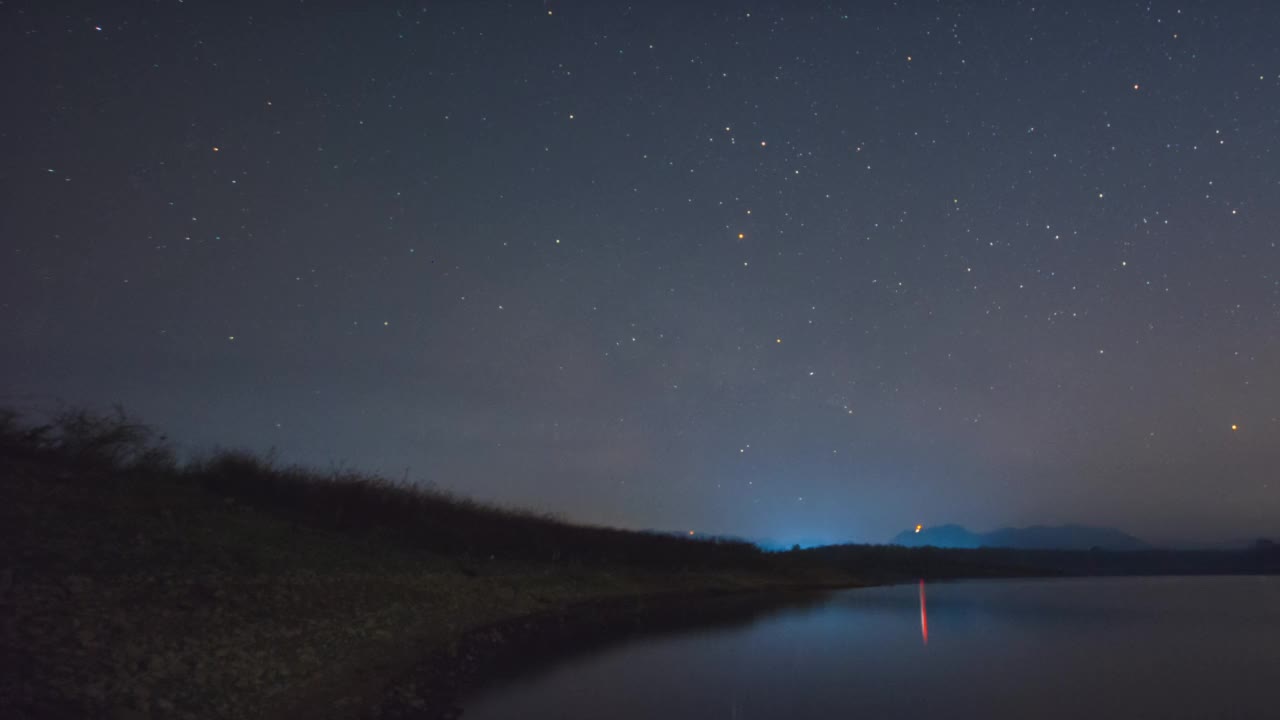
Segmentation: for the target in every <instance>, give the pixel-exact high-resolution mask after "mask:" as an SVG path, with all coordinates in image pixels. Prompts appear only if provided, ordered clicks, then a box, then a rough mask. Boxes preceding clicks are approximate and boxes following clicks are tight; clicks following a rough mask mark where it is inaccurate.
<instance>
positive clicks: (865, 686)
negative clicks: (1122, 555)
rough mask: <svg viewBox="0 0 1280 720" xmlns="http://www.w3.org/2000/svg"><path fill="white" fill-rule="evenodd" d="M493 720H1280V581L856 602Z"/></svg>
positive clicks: (599, 678)
mask: <svg viewBox="0 0 1280 720" xmlns="http://www.w3.org/2000/svg"><path fill="white" fill-rule="evenodd" d="M461 706H462V708H463V711H464V714H463V717H464V718H466V720H489V719H491V718H492V719H496V718H564V719H566V720H568V719H576V718H592V719H596V718H613V719H630V718H732V719H735V720H737V719H741V720H749V719H772V718H894V717H912V718H970V717H972V718H1019V719H1022V718H1126V719H1134V718H1162V719H1167V718H1197V719H1198V718H1277V717H1280V577H1161V578H1105V579H1098V578H1090V579H1067V580H1002V581H973V582H956V583H928V584H914V585H897V586H889V587H878V588H866V589H860V590H847V591H841V592H836V593H832V594H830V595H827V596H825V597H824V598H822V599H821V600H820V601H818V602H814V603H810V604H808V605H805V606H802V607H795V606H791V607H784V608H779V609H777V610H775V611H773V612H768V613H756V614H753V615H752V616H750V617H749V618H748V619H746V620H743V621H742V622H740V623H737V624H732V625H727V626H726V625H724V624H720V625H717V626H715V627H704V628H691V629H685V630H681V631H679V632H665V633H662V634H656V635H644V634H633V635H631V636H630V637H627V638H625V639H622V640H620V641H618V642H616V643H613V644H611V645H606V646H604V647H599V646H597V647H593V648H591V649H589V650H585V651H582V650H580V651H578V652H576V653H572V654H569V655H567V656H565V657H559V658H555V659H554V660H553V661H546V662H540V663H539V667H538V668H536V669H526V670H525V671H523V672H521V673H519V674H516V675H514V676H511V677H508V678H507V679H504V680H502V681H500V682H497V683H495V684H493V685H490V686H489V687H486V688H483V689H481V690H479V691H477V692H475V693H473V694H472V695H471V696H469V697H465V698H463V701H462V702H461Z"/></svg>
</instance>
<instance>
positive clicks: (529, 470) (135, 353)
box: [0, 0, 1280, 541]
mask: <svg viewBox="0 0 1280 720" xmlns="http://www.w3.org/2000/svg"><path fill="white" fill-rule="evenodd" d="M338 7H340V6H339V5H338V4H335V3H293V4H287V5H286V4H285V3H267V4H259V3H252V4H249V3H245V4H239V3H228V2H203V1H196V0H187V1H186V2H178V1H177V0H164V1H158V0H157V1H155V2H148V3H136V4H132V6H131V7H130V8H129V9H120V8H117V7H111V6H108V5H103V6H101V7H100V8H99V9H97V10H94V9H86V6H84V5H82V4H79V3H58V2H38V3H36V2H8V3H5V4H4V5H3V6H0V67H4V68H5V72H4V74H3V77H2V80H0V82H2V84H0V103H2V104H3V106H4V107H5V108H6V110H5V112H4V118H3V121H0V152H2V153H3V157H4V158H5V161H4V163H3V165H2V166H0V203H2V206H0V238H2V240H0V242H2V243H3V258H4V260H3V262H2V263H0V338H3V345H4V350H3V352H0V378H2V379H0V383H2V386H0V394H2V395H3V397H0V400H3V401H5V402H6V403H8V404H11V405H16V406H19V407H23V408H47V407H49V406H51V405H53V404H54V403H56V402H57V401H58V400H62V401H65V402H67V403H71V404H86V403H87V404H90V405H94V406H99V407H101V406H104V405H106V404H108V403H111V402H121V403H123V404H124V405H125V406H126V408H128V409H130V410H131V411H133V412H135V413H137V414H138V415H139V416H141V417H143V418H144V419H146V420H149V421H151V422H153V423H155V424H157V425H158V426H160V427H161V428H163V429H165V430H166V431H168V432H169V433H170V434H171V435H172V436H173V437H175V438H176V439H178V440H179V441H181V442H182V443H183V444H184V446H186V447H188V448H197V449H198V448H207V447H210V446H212V445H215V444H221V445H233V446H248V447H253V448H268V447H272V446H274V447H276V448H278V449H279V452H280V455H281V457H282V458H284V459H285V460H298V461H303V462H307V463H311V464H316V465H319V466H322V467H326V466H328V465H330V464H333V463H343V464H346V465H349V466H355V467H359V468H367V469H375V470H381V471H384V472H386V473H388V474H390V475H394V476H396V477H400V476H403V475H404V474H405V472H406V468H407V469H408V475H409V476H410V477H412V478H417V479H421V480H427V481H431V482H433V483H436V484H437V485H439V486H442V487H446V488H450V489H453V490H456V491H459V492H461V493H464V494H467V495H471V496H475V497H479V498H482V499H492V500H497V501H500V502H503V503H511V504H516V505H521V506H530V507H535V508H538V509H543V510H551V511H555V512H558V513H561V514H563V515H565V516H567V517H569V518H573V519H579V520H584V521H592V522H603V523H610V524H619V525H624V526H630V527H657V528H670V529H682V530H683V529H694V530H698V531H706V532H725V533H734V534H740V535H745V536H752V537H773V538H778V539H781V540H784V541H790V540H793V539H813V540H828V541H831V540H843V539H856V540H883V539H886V538H888V537H889V536H891V535H892V534H893V533H894V532H896V531H897V530H899V529H902V528H904V527H907V526H909V525H913V524H915V523H917V522H920V523H924V524H926V525H929V524H937V523H942V522H960V523H964V524H966V525H969V526H971V527H974V528H976V529H980V530H982V529H988V528H990V527H994V526H998V525H1008V524H1030V523H1037V522H1040V523H1057V522H1085V523H1098V524H1114V525H1118V526H1120V527H1123V528H1125V529H1127V530H1129V531H1131V532H1134V533H1136V534H1138V535H1141V536H1143V537H1145V538H1148V539H1151V540H1155V541H1187V540H1192V539H1196V540H1199V539H1206V540H1216V539H1228V538H1237V537H1243V538H1248V537H1253V536H1257V535H1260V534H1275V533H1278V532H1280V520H1278V518H1280V477H1277V468H1278V467H1280V409H1278V408H1277V401H1278V399H1280V371H1277V368H1280V250H1278V249H1277V231H1276V228H1277V227H1280V202H1278V200H1280V157H1278V156H1277V152H1276V150H1277V138H1280V112H1277V108H1280V43H1277V42H1276V38H1277V37H1280V9H1277V8H1275V7H1274V5H1272V4H1269V3H1216V2H1215V3H1209V2H1205V3H1196V2H1183V3H1166V2H1143V3H1127V2H1095V3H1018V2H1008V3H986V2H983V3H953V2H899V3H868V2H846V3H781V4H779V3H765V4H758V5H739V4H735V3H677V2H670V3H668V2H658V3H636V4H631V5H628V4H624V3H612V2H591V3H587V2H564V3H560V2H551V3H543V2H508V3H488V2H465V3H464V2H457V3H437V2H419V3H407V2H384V3H368V4H363V3H362V4H355V3H352V4H350V8H351V9H345V10H342V9H335V8H338ZM1233 425H1234V426H1235V429H1234V430H1233Z"/></svg>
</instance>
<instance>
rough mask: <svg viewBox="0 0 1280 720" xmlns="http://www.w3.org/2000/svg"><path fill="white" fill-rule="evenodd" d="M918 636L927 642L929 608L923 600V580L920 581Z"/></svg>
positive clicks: (926, 643)
mask: <svg viewBox="0 0 1280 720" xmlns="http://www.w3.org/2000/svg"><path fill="white" fill-rule="evenodd" d="M920 637H921V639H923V640H924V644H925V645H928V644H929V608H928V605H926V604H925V601H924V580H921V581H920Z"/></svg>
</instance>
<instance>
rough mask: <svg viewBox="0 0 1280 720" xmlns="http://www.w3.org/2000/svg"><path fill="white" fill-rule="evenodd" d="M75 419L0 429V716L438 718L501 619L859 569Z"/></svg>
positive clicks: (525, 623)
mask: <svg viewBox="0 0 1280 720" xmlns="http://www.w3.org/2000/svg"><path fill="white" fill-rule="evenodd" d="M77 422H78V421H77V420H76V419H75V418H74V417H71V418H65V417H64V418H62V419H61V420H60V421H59V422H58V423H55V424H54V425H52V426H49V427H46V428H37V429H36V430H38V431H41V432H37V433H36V434H34V435H33V434H32V429H31V428H17V427H15V426H13V425H12V424H10V426H9V427H8V428H7V429H4V428H0V430H3V431H2V432H0V618H2V622H3V625H2V626H0V632H2V635H0V639H2V640H3V643H2V644H0V645H2V648H3V649H2V652H3V654H4V656H3V657H0V664H2V665H3V667H4V668H6V670H5V672H4V673H3V674H0V717H5V718H10V717H16V718H51V717H52V718H58V717H109V718H146V717H155V718H162V717H163V718H170V717H174V718H206V717H218V718H223V717H225V718H251V717H272V718H274V717H299V718H302V717H306V718H312V717H318V718H324V717H362V716H423V717H430V716H441V715H447V714H448V712H449V708H450V707H451V704H450V702H449V701H450V693H451V692H452V691H453V689H455V687H456V686H457V685H458V684H459V683H461V682H462V681H464V680H466V679H467V678H468V677H471V676H473V675H474V674H475V672H476V671H477V670H478V669H480V668H481V667H482V666H483V665H484V664H483V663H482V662H481V661H482V660H483V659H484V658H486V657H496V656H498V655H501V654H503V653H501V652H495V650H501V649H502V648H503V647H504V646H505V645H507V644H508V643H507V642H506V640H505V637H506V635H511V637H512V640H513V642H512V643H511V644H512V645H516V644H518V643H515V642H514V640H515V639H516V638H517V637H520V636H525V637H530V638H531V637H535V636H536V637H541V638H545V636H546V634H547V631H548V628H553V627H556V628H558V627H560V626H562V625H564V624H565V620H566V619H567V618H574V619H585V620H586V621H587V623H585V624H582V625H580V627H588V626H589V624H590V622H592V621H594V622H597V623H598V624H599V626H600V627H598V629H602V626H603V625H609V624H612V625H616V624H619V623H623V624H625V623H627V622H632V621H634V620H635V618H637V617H640V616H642V615H651V614H654V613H655V612H658V611H661V610H662V609H663V608H666V609H668V610H669V609H671V608H675V607H682V606H684V605H688V604H689V602H688V601H689V600H691V599H693V598H704V597H709V596H722V595H726V594H730V595H731V594H737V593H753V592H758V591H762V590H777V589H779V588H801V587H815V586H822V585H839V586H849V585H854V584H857V582H858V581H857V579H856V578H854V577H853V576H851V575H850V574H849V573H846V572H839V571H823V570H821V569H819V568H811V567H794V568H792V567H786V564H785V563H781V562H778V561H777V560H776V558H774V557H772V556H769V555H767V554H766V553H763V552H761V551H760V550H759V549H758V548H755V547H754V546H751V545H748V544H745V543H740V542H734V541H720V540H714V539H706V540H696V539H695V540H690V539H688V538H681V537H675V536H670V535H659V534H647V533H631V532H622V531H617V530H611V529H604V528H591V527H582V526H574V525H569V524H566V523H562V522H558V521H556V520H554V519H549V518H545V517H540V516H536V515H531V514H528V513H521V512H513V511H506V510H501V509H495V508H490V507H485V506H480V505H476V504H474V503H470V502H467V501H465V500H459V499H456V498H451V497H448V496H445V495H440V494H436V493H430V492H421V491H415V490H412V489H408V488H404V487H400V486H397V485H396V484H395V483H389V482H386V481H383V480H380V479H377V478H373V477H368V476H362V475H358V474H351V473H345V474H340V475H336V476H334V475H319V474H315V473H310V472H308V471H305V470H300V469H296V468H276V467H273V466H272V465H270V464H269V463H268V462H266V461H263V460H258V459H254V458H251V457H248V456H245V455H242V454H237V453H229V454H223V455H219V456H216V457H214V458H212V459H210V460H206V461H203V462H199V463H192V464H189V465H186V466H182V467H179V466H178V465H177V464H176V463H174V462H172V460H171V458H170V457H168V455H167V454H165V453H164V452H162V449H157V447H158V446H155V445H154V444H153V443H152V441H151V439H150V437H149V436H148V435H146V433H145V429H144V428H141V427H140V426H135V425H131V424H129V423H128V422H127V421H126V420H125V419H124V418H105V419H104V418H87V417H83V416H82V417H81V418H80V424H79V425H77ZM139 433H141V434H140V435H139ZM517 619H518V621H517Z"/></svg>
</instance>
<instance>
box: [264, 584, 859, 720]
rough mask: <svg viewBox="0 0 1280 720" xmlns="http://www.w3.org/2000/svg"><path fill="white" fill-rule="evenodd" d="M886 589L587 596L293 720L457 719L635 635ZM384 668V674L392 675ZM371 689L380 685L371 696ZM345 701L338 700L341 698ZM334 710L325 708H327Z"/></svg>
mask: <svg viewBox="0 0 1280 720" xmlns="http://www.w3.org/2000/svg"><path fill="white" fill-rule="evenodd" d="M877 584H882V583H866V582H853V581H850V582H842V583H837V582H832V583H812V582H806V583H796V584H788V583H785V582H776V583H773V584H762V585H759V586H753V587H739V588H725V587H714V586H713V587H707V588H703V589H696V590H681V591H661V590H659V591H654V592H648V593H639V594H633V595H621V596H605V597H594V598H590V597H589V598H584V599H582V600H578V601H572V602H568V603H565V604H563V605H560V606H558V607H554V608H548V609H543V610H538V611H534V612H531V613H525V614H517V615H513V616H509V617H505V618H501V619H497V620H494V621H492V622H488V623H483V624H480V625H478V626H475V627H472V628H469V629H467V630H463V631H461V632H459V633H455V634H453V635H451V636H448V637H443V638H439V639H437V640H435V641H434V642H431V643H430V644H429V645H426V646H424V645H421V644H420V645H418V649H419V651H420V654H419V655H418V656H417V657H416V658H414V659H412V660H411V661H410V662H408V663H404V664H402V665H400V666H399V669H398V670H393V671H392V672H390V673H389V674H387V675H380V676H377V677H371V678H368V680H370V681H371V682H367V683H366V684H364V686H363V687H364V688H365V691H364V694H356V695H355V696H354V697H353V696H351V695H350V694H348V693H350V691H352V690H354V689H355V687H354V686H352V685H345V686H343V687H342V689H341V691H339V692H335V689H336V688H333V687H332V686H331V688H330V690H329V692H328V693H324V694H311V695H309V696H308V697H307V698H306V701H305V702H303V703H300V704H299V705H296V706H293V707H291V708H289V709H288V710H287V711H285V714H283V715H282V717H291V718H304V717H305V718H332V719H333V720H339V719H341V718H357V717H360V718H422V719H424V720H426V719H434V718H440V719H445V718H456V717H458V716H459V714H460V713H461V708H459V707H458V703H459V702H460V701H462V700H463V699H464V698H465V697H466V696H468V695H470V694H472V693H475V692H477V691H481V690H483V689H485V688H488V687H493V686H495V685H499V684H501V683H502V682H503V681H505V680H508V679H511V678H513V677H517V676H519V675H521V674H523V673H524V672H527V671H528V670H529V669H530V668H532V667H535V666H537V665H538V664H539V663H542V662H547V661H550V662H552V663H554V662H556V661H557V660H559V659H562V658H566V657H571V656H572V655H573V654H575V653H577V652H582V651H586V650H590V649H593V648H603V647H608V646H610V645H613V644H615V643H618V642H622V641H625V640H627V639H629V638H633V637H635V636H637V635H646V636H647V635H661V634H665V633H669V632H678V631H681V630H685V629H692V628H707V627H721V626H732V625H738V624H744V623H749V622H751V621H752V620H754V619H756V618H757V617H760V616H762V615H766V614H769V613H772V612H776V611H779V610H782V609H785V608H789V607H805V606H809V605H813V604H817V603H820V602H821V601H823V600H825V599H826V598H827V597H828V596H829V595H830V594H831V593H833V592H839V591H843V590H853V589H859V588H864V587H872V586H874V585H877ZM387 669H388V668H387V667H386V666H385V665H384V666H383V667H381V668H379V670H387ZM374 686H380V687H379V688H378V689H374ZM335 694H336V695H344V694H346V697H340V698H338V699H337V701H336V702H335V701H334V695H335ZM326 706H327V707H326Z"/></svg>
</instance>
